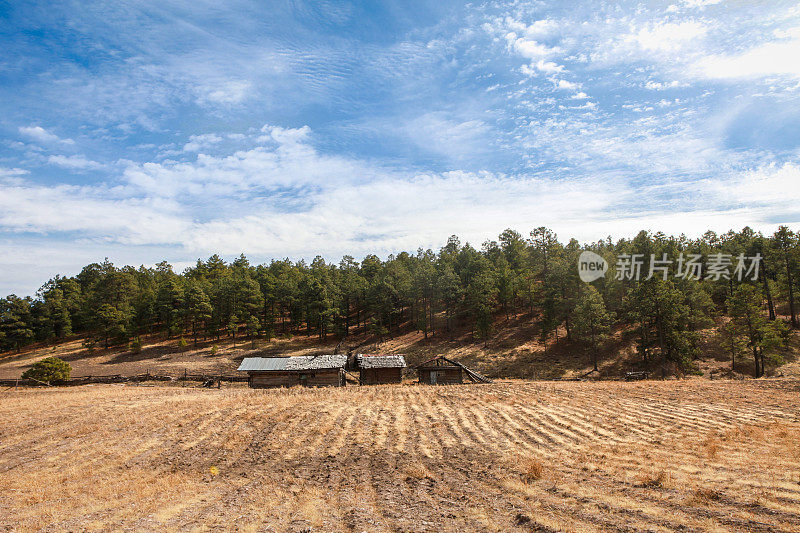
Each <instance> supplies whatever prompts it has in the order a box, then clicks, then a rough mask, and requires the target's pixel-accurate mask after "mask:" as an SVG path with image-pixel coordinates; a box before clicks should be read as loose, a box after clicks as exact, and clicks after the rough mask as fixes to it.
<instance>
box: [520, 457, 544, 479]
mask: <svg viewBox="0 0 800 533" xmlns="http://www.w3.org/2000/svg"><path fill="white" fill-rule="evenodd" d="M520 466H521V475H522V480H523V481H525V482H526V483H530V482H532V481H538V480H540V479H542V476H543V475H544V465H542V463H541V461H539V460H538V459H535V458H533V457H528V458H526V459H523V460H522V462H521V465H520Z"/></svg>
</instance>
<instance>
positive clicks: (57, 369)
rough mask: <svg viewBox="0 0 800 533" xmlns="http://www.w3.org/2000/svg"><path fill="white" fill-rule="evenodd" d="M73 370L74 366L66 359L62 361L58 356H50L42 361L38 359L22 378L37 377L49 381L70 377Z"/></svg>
mask: <svg viewBox="0 0 800 533" xmlns="http://www.w3.org/2000/svg"><path fill="white" fill-rule="evenodd" d="M71 371H72V367H70V366H69V363H67V362H66V361H62V360H61V359H59V358H58V357H48V358H46V359H42V360H41V361H36V362H35V363H34V364H33V366H32V367H31V368H29V369H28V370H26V371H25V373H24V374H22V379H36V380H38V381H48V382H49V381H56V380H60V379H69V374H70V372H71Z"/></svg>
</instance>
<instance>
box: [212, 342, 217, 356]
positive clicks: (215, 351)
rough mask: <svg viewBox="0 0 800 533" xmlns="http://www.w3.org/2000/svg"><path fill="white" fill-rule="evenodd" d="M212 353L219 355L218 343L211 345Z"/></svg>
mask: <svg viewBox="0 0 800 533" xmlns="http://www.w3.org/2000/svg"><path fill="white" fill-rule="evenodd" d="M211 355H217V345H216V344H215V345H214V346H212V347H211Z"/></svg>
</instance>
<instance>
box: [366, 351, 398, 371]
mask: <svg viewBox="0 0 800 533" xmlns="http://www.w3.org/2000/svg"><path fill="white" fill-rule="evenodd" d="M356 359H357V361H358V367H359V368H405V366H406V358H405V357H403V356H402V355H368V354H358V355H357V356H356Z"/></svg>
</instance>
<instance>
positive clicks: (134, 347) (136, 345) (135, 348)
mask: <svg viewBox="0 0 800 533" xmlns="http://www.w3.org/2000/svg"><path fill="white" fill-rule="evenodd" d="M130 348H131V352H133V353H141V351H142V340H141V339H140V338H139V337H136V338H135V339H133V340H132V341H131V346H130Z"/></svg>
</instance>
